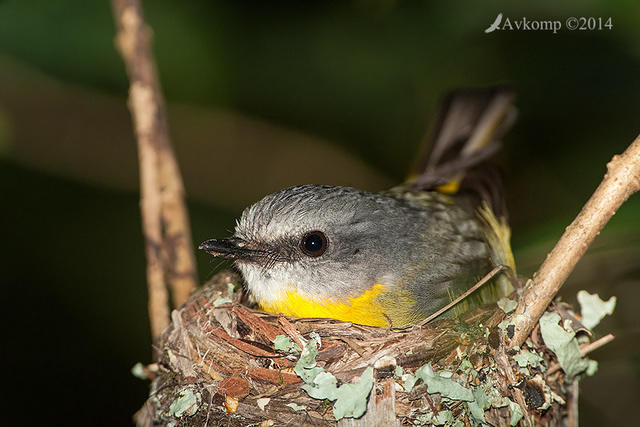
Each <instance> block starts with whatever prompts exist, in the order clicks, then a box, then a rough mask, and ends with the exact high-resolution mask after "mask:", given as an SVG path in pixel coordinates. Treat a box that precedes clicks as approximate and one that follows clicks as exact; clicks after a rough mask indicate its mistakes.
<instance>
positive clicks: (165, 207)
mask: <svg viewBox="0 0 640 427" xmlns="http://www.w3.org/2000/svg"><path fill="white" fill-rule="evenodd" d="M112 6H113V11H114V16H115V21H116V25H117V29H118V34H117V38H116V42H117V47H118V49H119V51H120V54H121V55H122V58H123V60H124V63H125V66H126V70H127V75H128V76H129V82H130V88H129V109H130V111H131V115H132V119H133V123H134V127H135V132H136V137H137V141H138V156H139V163H140V192H141V198H140V209H141V212H142V227H143V232H144V237H145V253H146V257H147V282H148V290H149V317H150V321H151V332H152V336H153V338H154V339H155V338H157V337H158V336H159V335H160V334H161V333H162V331H163V330H164V329H165V328H166V327H167V326H168V324H169V299H168V291H167V287H168V286H167V284H169V286H170V287H171V290H172V296H173V303H174V305H176V306H177V305H180V304H182V303H183V302H185V301H186V300H187V298H188V296H189V294H190V292H191V291H192V290H193V289H194V288H195V285H196V274H195V261H194V256H193V251H192V242H191V230H190V226H189V218H188V215H187V209H186V206H185V203H184V187H183V184H182V177H181V176H180V171H179V168H178V164H177V162H176V159H175V155H174V153H173V149H172V147H171V141H170V139H169V129H168V125H167V120H166V114H165V108H164V102H163V99H162V95H161V90H160V83H159V80H158V76H157V71H156V66H155V62H154V60H153V56H152V53H151V31H150V29H149V27H148V26H147V25H146V24H145V22H144V18H143V16H142V8H141V5H140V1H139V0H112Z"/></svg>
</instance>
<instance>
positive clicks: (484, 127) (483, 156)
mask: <svg viewBox="0 0 640 427" xmlns="http://www.w3.org/2000/svg"><path fill="white" fill-rule="evenodd" d="M514 98H515V92H514V91H513V90H512V89H511V88H509V87H491V88H486V89H460V90H457V91H454V92H452V93H450V94H449V95H447V96H446V97H445V99H444V100H443V102H442V107H441V108H440V114H439V115H438V120H437V122H436V125H435V126H434V130H433V132H432V133H431V137H430V138H429V141H428V142H429V145H428V148H427V150H426V152H425V154H424V155H422V156H421V157H420V161H419V163H418V164H417V167H416V169H415V170H416V173H414V175H413V177H412V178H411V179H410V180H409V182H408V184H409V187H410V188H411V189H413V190H433V189H435V190H438V191H441V192H445V193H457V192H458V191H460V192H462V191H464V192H472V193H474V194H476V195H477V196H479V197H480V198H481V199H482V200H486V201H487V202H488V203H489V205H490V206H491V207H492V209H493V211H494V213H495V214H496V215H497V216H504V215H505V214H506V211H505V208H504V197H503V190H502V184H501V179H500V176H499V174H498V172H497V170H496V169H495V168H492V167H491V166H490V165H489V164H487V162H486V161H487V160H488V159H489V158H490V157H492V156H493V155H494V154H495V153H496V152H497V151H498V150H499V149H500V143H499V139H500V138H501V137H502V136H503V135H504V133H506V131H507V130H508V129H509V128H510V127H511V125H512V124H513V122H514V120H515V117H516V110H515V107H514V106H513V101H514Z"/></svg>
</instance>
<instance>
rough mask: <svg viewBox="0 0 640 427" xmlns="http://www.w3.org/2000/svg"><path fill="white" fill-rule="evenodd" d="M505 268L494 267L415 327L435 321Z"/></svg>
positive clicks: (501, 266)
mask: <svg viewBox="0 0 640 427" xmlns="http://www.w3.org/2000/svg"><path fill="white" fill-rule="evenodd" d="M505 268H507V267H505V266H504V265H499V266H497V267H495V268H494V269H493V270H491V271H490V272H488V273H487V274H486V275H485V276H484V277H483V278H482V279H480V281H479V282H478V283H476V284H475V285H473V286H472V287H470V288H469V289H468V290H467V291H466V292H465V293H463V294H462V295H460V296H459V297H457V298H456V299H454V300H453V301H451V302H450V303H449V304H447V305H445V306H444V307H442V308H441V309H440V310H438V311H436V312H435V313H433V314H432V315H431V316H429V317H427V318H426V319H424V320H423V321H421V322H420V323H418V324H417V325H416V326H417V327H420V326H424V325H426V324H427V323H429V322H431V321H432V320H433V319H435V318H436V317H438V316H440V315H441V314H442V313H444V312H445V311H447V310H449V309H450V308H451V307H453V306H454V305H456V304H457V303H459V302H460V301H462V300H463V299H465V298H466V297H468V296H469V295H471V293H473V292H474V291H475V290H476V289H478V288H479V287H480V286H482V285H484V284H485V283H487V282H488V281H489V280H491V279H492V278H493V277H494V276H495V275H496V274H498V273H500V272H501V271H502V270H504V269H505Z"/></svg>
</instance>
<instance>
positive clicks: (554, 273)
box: [511, 136, 640, 346]
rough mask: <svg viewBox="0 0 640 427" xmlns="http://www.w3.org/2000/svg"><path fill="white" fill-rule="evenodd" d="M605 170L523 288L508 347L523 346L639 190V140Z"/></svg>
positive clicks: (617, 156)
mask: <svg viewBox="0 0 640 427" xmlns="http://www.w3.org/2000/svg"><path fill="white" fill-rule="evenodd" d="M607 169H608V172H607V174H606V175H605V177H604V179H603V180H602V182H601V183H600V185H599V186H598V188H597V189H596V191H595V192H594V193H593V195H592V196H591V198H590V199H589V201H588V202H587V204H586V205H585V206H584V207H583V208H582V211H581V212H580V214H578V216H577V217H576V219H575V220H574V221H573V222H572V223H571V225H569V226H568V227H567V229H566V230H565V232H564V234H563V235H562V237H561V238H560V240H559V241H558V243H557V244H556V246H555V247H554V248H553V250H552V251H551V252H550V253H549V254H548V255H547V258H546V259H545V261H544V262H543V263H542V265H541V266H540V269H539V270H538V272H537V273H536V274H535V275H534V276H533V280H532V281H529V283H528V284H527V286H526V287H525V289H524V292H523V294H522V297H521V298H520V301H519V303H518V307H517V308H516V310H515V312H514V314H513V319H514V323H515V335H514V337H513V338H512V340H511V345H513V346H520V345H522V343H523V342H524V341H525V339H526V338H527V336H528V335H529V333H530V332H531V330H532V329H533V327H534V326H535V324H536V323H537V322H538V319H540V316H542V314H543V313H544V311H545V310H546V308H547V306H548V305H549V303H551V301H552V300H553V298H554V297H555V295H556V294H557V293H558V290H559V289H560V287H561V286H562V284H563V283H564V282H565V280H566V279H567V277H568V276H569V274H570V273H571V271H573V268H574V267H575V265H576V264H577V262H578V260H579V259H580V258H581V257H582V255H583V254H584V253H585V252H586V250H587V248H588V247H589V245H590V244H591V242H592V241H593V239H595V237H596V236H597V235H598V233H600V230H602V228H603V227H604V226H605V224H606V223H607V222H608V221H609V219H610V218H611V217H612V216H613V214H614V213H615V212H616V210H618V208H619V207H620V205H621V204H622V203H624V202H625V201H626V200H627V199H628V198H629V196H631V194H633V193H635V192H636V191H638V190H640V136H638V137H637V138H636V140H635V141H634V142H633V143H632V144H631V145H630V146H629V148H627V150H626V151H625V152H624V153H622V154H621V155H616V156H614V157H613V159H611V161H610V162H609V163H608V164H607Z"/></svg>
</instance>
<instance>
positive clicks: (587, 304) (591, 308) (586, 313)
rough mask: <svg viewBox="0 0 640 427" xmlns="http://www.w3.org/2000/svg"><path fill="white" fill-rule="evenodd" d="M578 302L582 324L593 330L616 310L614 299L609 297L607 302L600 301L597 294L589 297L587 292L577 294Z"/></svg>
mask: <svg viewBox="0 0 640 427" xmlns="http://www.w3.org/2000/svg"><path fill="white" fill-rule="evenodd" d="M578 302H579V303H580V311H581V313H582V324H583V325H584V326H585V327H587V328H589V329H593V328H595V327H596V326H598V324H599V323H600V321H601V320H602V319H603V318H604V317H605V316H606V315H611V314H613V310H614V309H615V308H616V297H611V298H609V299H608V300H607V301H603V300H602V299H600V296H599V295H598V294H593V295H591V294H590V293H589V292H587V291H580V292H578Z"/></svg>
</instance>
